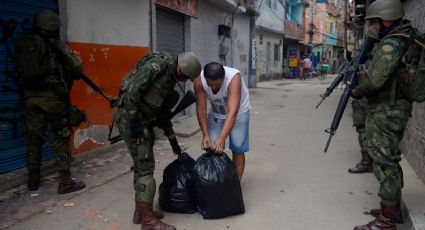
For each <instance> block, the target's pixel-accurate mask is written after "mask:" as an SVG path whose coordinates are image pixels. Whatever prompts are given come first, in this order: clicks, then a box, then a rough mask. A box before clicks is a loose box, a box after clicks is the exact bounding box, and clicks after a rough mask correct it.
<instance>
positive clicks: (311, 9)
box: [307, 0, 314, 55]
mask: <svg viewBox="0 0 425 230" xmlns="http://www.w3.org/2000/svg"><path fill="white" fill-rule="evenodd" d="M313 35H314V0H310V29H309V31H308V46H309V47H308V54H310V53H313ZM308 54H307V55H308Z"/></svg>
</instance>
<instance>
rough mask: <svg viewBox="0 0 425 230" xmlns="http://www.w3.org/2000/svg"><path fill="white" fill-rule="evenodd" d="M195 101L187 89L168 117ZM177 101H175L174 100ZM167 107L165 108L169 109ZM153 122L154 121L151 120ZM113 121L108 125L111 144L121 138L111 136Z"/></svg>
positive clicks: (119, 136) (192, 93) (190, 91)
mask: <svg viewBox="0 0 425 230" xmlns="http://www.w3.org/2000/svg"><path fill="white" fill-rule="evenodd" d="M195 102H196V95H195V93H194V92H193V91H192V90H189V91H187V92H186V94H185V95H184V97H183V99H182V100H181V101H180V104H178V105H177V107H176V108H175V109H174V111H172V112H171V113H169V114H168V118H169V119H171V118H173V117H174V116H175V115H177V114H178V113H180V112H181V111H183V110H185V109H186V108H187V107H189V106H190V105H192V104H193V103H195ZM176 103H177V101H176ZM171 108H172V107H170V108H167V109H171ZM153 123H155V121H154V122H153ZM113 124H114V123H113V122H112V125H111V126H109V137H108V140H109V143H111V144H115V143H117V142H118V141H121V140H122V137H121V135H117V136H115V137H111V134H112V129H113V128H114V125H113Z"/></svg>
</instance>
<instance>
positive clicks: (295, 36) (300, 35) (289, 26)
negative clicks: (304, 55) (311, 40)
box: [284, 20, 306, 41]
mask: <svg viewBox="0 0 425 230" xmlns="http://www.w3.org/2000/svg"><path fill="white" fill-rule="evenodd" d="M284 31H285V38H288V39H292V40H297V41H304V37H305V33H306V32H305V31H304V30H302V29H301V27H299V26H298V25H297V23H295V22H293V21H286V20H285V27H284Z"/></svg>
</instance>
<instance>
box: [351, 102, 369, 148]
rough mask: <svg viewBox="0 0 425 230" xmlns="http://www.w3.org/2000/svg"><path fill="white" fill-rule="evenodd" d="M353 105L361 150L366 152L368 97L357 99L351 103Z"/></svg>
mask: <svg viewBox="0 0 425 230" xmlns="http://www.w3.org/2000/svg"><path fill="white" fill-rule="evenodd" d="M351 105H352V107H353V126H354V127H356V131H357V134H358V139H359V144H360V150H361V152H366V151H367V149H366V115H367V110H368V106H367V99H366V98H363V99H355V100H353V102H352V103H351Z"/></svg>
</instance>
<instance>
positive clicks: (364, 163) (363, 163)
mask: <svg viewBox="0 0 425 230" xmlns="http://www.w3.org/2000/svg"><path fill="white" fill-rule="evenodd" d="M348 172H349V173H371V172H373V169H372V158H371V157H370V156H369V154H368V153H367V152H365V151H363V152H362V159H361V160H360V162H359V163H357V164H356V166H354V167H353V168H350V169H348Z"/></svg>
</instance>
